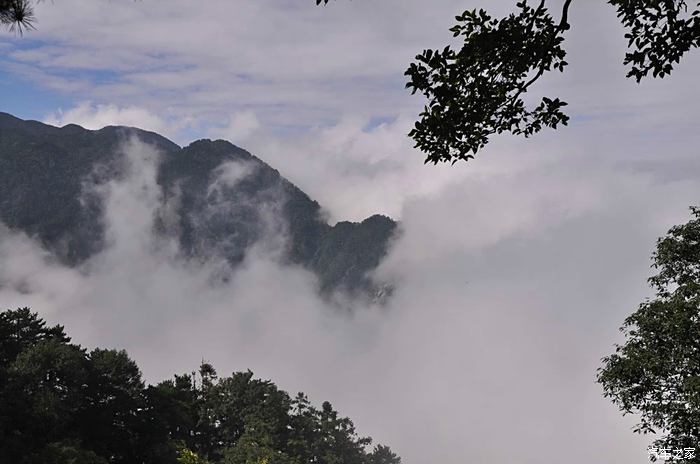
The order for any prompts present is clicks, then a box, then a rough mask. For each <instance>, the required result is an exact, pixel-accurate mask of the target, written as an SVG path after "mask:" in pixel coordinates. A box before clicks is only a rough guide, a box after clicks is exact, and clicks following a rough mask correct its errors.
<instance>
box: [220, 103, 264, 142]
mask: <svg viewBox="0 0 700 464" xmlns="http://www.w3.org/2000/svg"><path fill="white" fill-rule="evenodd" d="M258 129H260V121H258V118H257V117H256V116H255V113H253V112H252V111H242V112H239V113H236V114H233V115H231V116H230V117H229V119H228V124H226V125H225V126H222V127H214V128H212V129H211V130H210V131H209V133H210V136H211V137H214V138H220V139H224V140H229V141H230V142H233V143H234V144H236V145H239V146H241V145H244V144H245V143H246V142H247V141H248V140H250V137H251V136H252V135H254V134H255V133H256V131H257V130H258Z"/></svg>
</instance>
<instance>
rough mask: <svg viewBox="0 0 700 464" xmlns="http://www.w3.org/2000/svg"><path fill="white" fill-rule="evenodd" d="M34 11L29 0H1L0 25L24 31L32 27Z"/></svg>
mask: <svg viewBox="0 0 700 464" xmlns="http://www.w3.org/2000/svg"><path fill="white" fill-rule="evenodd" d="M33 21H34V11H33V9H32V5H31V2H30V1H29V0H0V25H3V26H5V27H7V28H9V29H10V31H13V32H15V31H16V32H18V33H20V34H21V33H22V31H24V30H25V29H32V28H33V26H32V23H33Z"/></svg>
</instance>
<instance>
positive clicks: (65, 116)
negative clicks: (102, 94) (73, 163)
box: [44, 102, 182, 137]
mask: <svg viewBox="0 0 700 464" xmlns="http://www.w3.org/2000/svg"><path fill="white" fill-rule="evenodd" d="M44 122H45V123H46V124H51V125H54V126H59V127H62V126H65V125H66V124H77V125H79V126H82V127H84V128H86V129H92V130H96V129H102V128H103V127H105V126H131V127H138V128H139V129H144V130H148V131H153V132H157V133H159V134H161V135H165V136H166V137H167V136H173V135H175V134H176V133H177V130H178V129H179V127H178V125H179V126H182V123H180V124H174V123H173V122H170V121H167V120H165V119H164V118H162V117H161V116H159V115H156V114H154V113H152V112H150V111H148V110H147V109H144V108H140V107H138V106H124V107H119V106H117V105H114V104H93V103H91V102H83V103H80V104H78V105H77V106H75V107H74V108H71V109H69V110H67V111H63V110H58V111H56V112H54V113H53V114H50V115H47V116H46V117H45V118H44Z"/></svg>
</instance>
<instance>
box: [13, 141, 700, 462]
mask: <svg viewBox="0 0 700 464" xmlns="http://www.w3.org/2000/svg"><path fill="white" fill-rule="evenodd" d="M341 132H342V131H341ZM332 140H335V141H338V142H339V143H340V145H343V142H347V140H348V139H347V138H344V137H343V136H342V135H336V136H335V137H333V138H332ZM125 151H126V153H127V156H128V160H129V163H130V166H131V170H130V172H131V174H130V175H128V176H126V177H125V178H123V179H122V180H119V181H113V182H111V183H109V184H107V186H106V187H104V188H103V189H102V194H103V195H104V196H105V199H106V205H107V208H106V216H105V221H106V224H107V226H108V236H109V237H110V243H111V246H110V248H108V249H107V250H105V251H104V252H103V253H101V254H100V255H97V256H96V257H95V258H93V259H92V260H91V261H90V262H89V263H88V264H87V265H86V266H85V267H83V268H81V269H78V270H71V269H66V268H63V267H60V266H57V265H55V264H51V262H50V261H47V260H46V259H45V256H44V255H43V253H42V252H41V251H40V250H39V249H38V248H37V247H36V245H34V244H32V243H31V241H29V240H28V239H26V238H23V237H21V236H17V235H14V234H10V233H8V232H7V231H4V232H3V233H2V236H1V237H0V257H2V261H3V263H4V266H2V267H1V268H0V282H2V288H1V289H0V299H1V300H2V301H3V304H4V305H5V306H8V307H13V306H24V305H31V306H32V307H33V308H34V309H36V310H38V311H40V312H41V313H42V314H43V315H44V316H46V317H47V318H48V319H49V320H50V321H52V322H60V323H63V324H65V325H66V326H67V328H68V330H69V332H70V333H71V334H72V335H74V338H75V340H76V341H78V342H80V343H83V344H85V345H87V346H88V347H91V346H96V345H97V346H106V347H124V348H126V349H127V350H128V351H129V352H130V353H131V354H132V355H133V356H134V358H135V359H136V360H137V361H138V362H139V364H140V365H141V366H142V367H143V369H144V372H145V374H146V376H147V377H148V379H150V380H158V379H161V378H163V377H165V376H168V375H170V374H172V373H174V372H181V371H187V370H190V369H192V368H193V367H194V366H196V365H197V363H199V361H200V360H201V359H202V358H205V359H207V360H210V361H212V362H213V363H214V364H215V366H217V368H218V369H219V370H220V372H221V373H227V372H230V371H231V370H234V369H235V370H242V369H246V368H251V369H253V370H254V371H255V372H256V373H257V374H258V375H261V376H263V377H266V378H272V379H274V380H275V382H277V383H278V384H279V385H280V386H281V387H282V388H285V389H287V390H289V391H291V392H296V391H299V390H302V391H306V392H308V393H309V394H310V395H311V397H312V399H313V400H314V401H316V402H319V401H322V400H325V399H328V400H331V401H332V402H333V404H334V405H335V406H336V407H337V408H339V409H340V411H341V412H342V413H344V414H347V415H349V416H350V417H352V418H353V419H354V420H355V422H356V425H357V428H358V430H359V431H360V432H361V433H366V434H369V435H372V436H373V437H375V439H377V440H378V441H380V442H385V443H388V444H390V445H391V446H392V447H393V448H394V449H395V450H396V451H397V452H399V453H400V454H401V455H402V456H403V457H404V462H406V464H412V463H421V462H433V461H435V460H438V461H440V462H444V463H447V464H451V463H454V464H457V463H461V462H464V461H465V460H467V459H473V460H478V461H479V462H484V463H486V464H496V463H501V462H523V463H533V464H534V463H541V462H559V461H560V460H561V459H562V458H564V459H566V460H567V462H571V463H574V464H577V463H588V462H629V463H632V462H638V461H639V460H641V459H645V457H646V441H645V439H644V438H640V437H636V436H634V435H633V434H632V433H631V431H630V427H631V423H632V421H631V419H630V418H627V419H623V418H621V417H620V415H619V413H618V412H617V411H616V410H615V409H614V408H613V407H612V405H610V404H609V402H608V400H607V399H604V398H603V397H602V395H601V391H600V388H599V387H598V386H597V385H596V384H595V383H594V378H595V369H596V367H597V366H598V365H599V359H600V357H601V356H603V355H605V354H608V353H609V351H610V350H611V349H612V346H611V345H612V342H613V341H615V340H616V337H617V335H616V328H617V326H618V325H619V324H620V323H621V322H622V320H623V318H624V317H625V316H626V315H627V314H629V312H631V311H632V310H633V309H634V307H635V306H636V304H637V303H638V302H639V301H641V300H642V298H643V297H644V296H645V295H646V294H647V292H648V290H647V289H646V285H645V277H646V276H647V275H648V272H649V271H648V264H649V261H648V256H649V254H650V253H651V248H652V246H653V243H654V238H655V237H656V236H658V235H660V234H661V233H663V231H664V230H665V229H666V228H668V227H669V226H670V225H672V224H674V223H678V222H681V221H683V220H684V219H685V218H686V216H687V211H686V205H687V204H689V203H690V202H692V201H693V199H695V198H697V196H698V194H700V190H699V189H698V186H697V183H696V182H694V181H689V180H683V179H677V180H671V181H669V180H665V179H663V178H658V177H655V176H652V175H649V174H648V173H646V172H644V171H630V170H629V169H627V168H624V167H618V168H617V169H610V165H608V164H605V163H598V164H596V163H593V164H589V165H587V166H586V167H585V169H573V170H572V169H570V166H571V164H572V163H575V161H576V160H572V159H565V158H562V157H559V158H557V159H558V160H559V161H552V160H551V159H550V157H548V156H545V155H543V156H541V157H537V158H530V162H528V163H525V164H521V165H518V164H517V162H516V161H517V159H518V157H519V155H518V154H513V153H511V154H509V155H503V156H506V157H508V162H507V163H504V164H505V165H506V166H507V165H508V164H509V163H510V162H513V163H514V165H516V166H520V168H519V169H518V170H516V171H504V170H500V172H499V168H498V163H496V164H495V165H493V166H491V170H490V173H489V170H487V171H486V173H487V174H484V176H483V177H482V178H478V177H477V176H472V177H470V178H467V179H462V180H460V181H458V182H452V183H451V184H449V186H448V187H444V188H442V189H439V190H435V191H433V192H432V193H430V194H428V195H422V196H420V197H416V198H413V199H410V200H407V201H406V204H405V207H404V208H403V211H402V217H403V229H404V231H403V235H402V236H401V238H400V239H399V240H398V241H397V242H396V243H395V244H394V246H393V248H392V251H391V253H390V255H389V257H388V258H387V260H386V261H385V263H384V264H383V265H382V267H381V269H380V271H379V273H380V275H382V276H389V277H390V278H392V279H396V281H397V282H398V283H399V285H398V288H397V292H396V294H395V295H394V297H393V299H392V300H391V302H390V303H389V306H388V307H387V308H384V309H383V310H379V308H371V307H370V308H364V307H356V308H355V311H354V313H353V314H345V313H342V314H339V313H338V312H336V311H333V309H332V308H328V307H326V305H325V304H324V303H323V301H322V300H321V299H319V298H318V296H317V295H316V293H315V290H314V289H315V284H314V278H313V276H312V275H311V274H310V273H308V272H306V271H303V270H301V269H299V268H295V267H287V266H283V265H280V264H279V262H278V261H277V259H276V258H275V255H274V253H273V254H270V253H269V252H268V251H267V250H268V249H267V248H266V247H264V246H263V247H258V248H257V249H256V252H255V253H253V254H251V255H250V256H249V257H248V258H247V259H246V261H245V262H244V264H243V267H242V268H240V269H239V270H237V271H236V272H235V273H234V274H233V279H232V280H231V281H230V282H228V283H224V284H221V283H219V284H217V285H213V286H212V284H211V275H212V273H216V272H219V270H220V267H219V266H220V263H217V262H210V263H205V264H197V263H192V262H184V261H182V260H180V259H179V258H178V257H177V253H176V251H175V250H174V249H173V248H172V246H171V244H170V243H169V242H168V240H167V239H164V240H165V241H163V240H160V239H159V240H157V239H155V238H154V236H153V235H152V233H151V232H152V221H153V215H154V213H155V212H156V211H159V206H158V205H159V203H160V201H161V200H160V195H161V194H160V191H159V189H158V187H157V185H156V184H155V177H154V175H155V174H154V173H155V170H154V163H155V162H156V161H157V158H158V155H157V153H155V152H154V151H153V150H152V149H151V148H149V147H147V146H143V145H141V144H139V143H137V142H132V143H131V144H129V145H127V146H126V147H125ZM534 159H537V161H533V160H534ZM577 159H578V160H581V159H582V156H581V155H578V156H577ZM583 161H586V159H585V157H584V158H583ZM319 169H321V168H319ZM227 172H228V173H229V174H231V179H230V180H231V181H232V182H235V181H236V179H240V177H241V175H244V174H245V170H242V171H241V170H237V168H236V169H233V168H231V169H230V172H229V170H227V169H224V170H223V171H222V174H223V175H224V177H226V173H227ZM552 179H555V180H552ZM269 219H271V220H274V217H270V218H269ZM277 230H283V228H278V229H277Z"/></svg>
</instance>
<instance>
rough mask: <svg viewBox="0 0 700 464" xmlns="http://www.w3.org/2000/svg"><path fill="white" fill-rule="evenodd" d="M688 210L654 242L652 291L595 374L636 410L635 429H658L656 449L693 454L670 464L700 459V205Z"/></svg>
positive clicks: (628, 410) (623, 405) (624, 407)
mask: <svg viewBox="0 0 700 464" xmlns="http://www.w3.org/2000/svg"><path fill="white" fill-rule="evenodd" d="M692 214H693V218H692V219H691V220H690V221H689V222H688V223H687V224H683V225H680V226H676V227H673V228H672V229H671V230H670V231H669V232H668V235H666V236H665V237H663V238H661V239H659V241H658V244H657V249H656V252H655V254H654V255H653V260H654V267H655V268H656V269H658V270H659V272H658V274H656V275H655V276H653V277H651V278H650V279H649V282H650V283H651V285H652V286H653V288H654V289H655V291H656V296H655V298H653V299H650V300H647V301H645V302H643V303H642V304H641V305H640V306H639V309H638V310H637V311H636V312H634V313H633V314H632V315H631V316H629V317H628V318H627V319H626V320H625V322H624V325H623V326H622V328H621V331H622V332H623V333H624V334H625V337H626V341H625V343H624V344H623V345H618V346H617V347H616V350H615V353H614V354H612V355H610V356H608V357H606V358H604V359H603V363H604V365H603V367H602V368H601V369H600V370H599V372H598V381H599V382H600V383H601V384H602V386H603V389H604V392H605V396H607V397H610V398H611V399H612V401H613V402H614V403H615V404H616V405H617V406H619V408H620V410H621V411H622V412H623V413H624V414H637V415H639V417H640V422H639V424H638V425H637V426H636V428H635V431H636V432H638V433H645V434H646V433H660V434H661V435H662V436H661V437H660V438H659V439H657V440H656V441H655V443H654V446H656V447H658V448H667V449H673V450H684V449H686V448H693V449H694V450H695V451H696V453H695V454H696V457H695V458H692V459H690V458H689V459H686V460H683V459H675V461H676V462H700V449H698V446H699V444H700V209H699V208H692ZM672 460H674V459H672Z"/></svg>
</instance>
